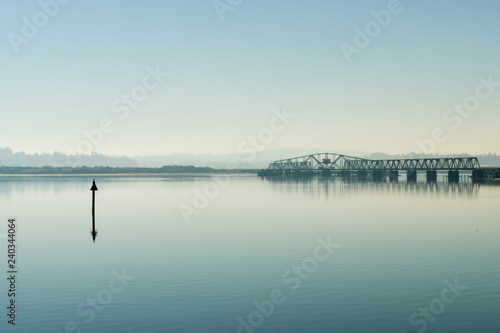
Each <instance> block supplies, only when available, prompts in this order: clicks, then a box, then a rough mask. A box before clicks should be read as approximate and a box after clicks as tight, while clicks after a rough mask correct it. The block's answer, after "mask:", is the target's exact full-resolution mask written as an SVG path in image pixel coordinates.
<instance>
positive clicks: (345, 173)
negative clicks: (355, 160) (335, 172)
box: [340, 171, 351, 178]
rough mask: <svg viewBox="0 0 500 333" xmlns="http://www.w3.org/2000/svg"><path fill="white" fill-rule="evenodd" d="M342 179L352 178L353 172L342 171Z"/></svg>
mask: <svg viewBox="0 0 500 333" xmlns="http://www.w3.org/2000/svg"><path fill="white" fill-rule="evenodd" d="M340 177H342V178H351V172H350V171H342V172H340Z"/></svg>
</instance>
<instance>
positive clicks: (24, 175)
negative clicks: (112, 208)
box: [0, 172, 256, 177]
mask: <svg viewBox="0 0 500 333" xmlns="http://www.w3.org/2000/svg"><path fill="white" fill-rule="evenodd" d="M218 175H228V176H253V175H256V173H251V172H217V173H193V172H191V173H190V172H183V173H88V174H82V173H79V174H55V173H54V174H46V173H44V174H36V173H33V174H28V173H27V174H16V173H13V174H8V173H3V174H0V177H160V176H164V177H173V176H179V177H186V176H188V177H193V176H200V177H212V176H218Z"/></svg>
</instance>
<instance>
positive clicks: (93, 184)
mask: <svg viewBox="0 0 500 333" xmlns="http://www.w3.org/2000/svg"><path fill="white" fill-rule="evenodd" d="M90 190H91V191H92V232H91V234H92V239H93V240H94V243H95V238H96V236H97V232H96V231H95V191H98V189H97V186H96V184H95V179H94V180H93V182H92V187H91V188H90Z"/></svg>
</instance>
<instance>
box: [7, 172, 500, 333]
mask: <svg viewBox="0 0 500 333" xmlns="http://www.w3.org/2000/svg"><path fill="white" fill-rule="evenodd" d="M96 183H97V186H98V188H99V190H98V192H97V193H96V227H97V231H98V234H97V239H96V242H95V244H94V243H93V242H92V236H91V221H92V220H91V192H90V191H89V189H90V187H91V185H92V179H91V178H87V177H73V178H72V177H66V178H57V177H40V178H0V211H1V218H2V221H3V222H2V224H1V228H0V233H1V234H2V236H3V239H1V240H2V243H1V245H0V248H1V249H2V250H1V251H0V256H1V258H0V262H2V265H1V266H0V267H1V268H2V271H3V272H4V273H5V271H6V265H5V264H6V261H7V253H6V252H7V250H6V247H7V245H6V244H7V243H6V239H5V234H6V232H7V218H8V217H10V216H14V217H16V218H17V219H18V224H19V226H18V231H17V233H18V235H17V236H18V247H19V249H18V270H19V274H18V281H17V291H18V298H17V320H16V324H17V325H16V327H15V328H13V327H11V325H8V324H7V318H6V317H5V315H4V316H2V318H4V319H2V322H1V323H0V327H1V330H0V331H2V332H4V331H11V330H12V331H14V330H15V331H17V332H65V330H66V331H67V332H72V331H75V332H78V331H79V330H81V332H273V333H275V332H300V333H305V332H384V333H387V332H396V333H399V332H403V331H406V332H418V331H420V332H423V331H425V332H482V333H485V332H500V316H499V311H500V260H499V257H498V256H499V252H500V242H499V239H500V223H499V222H500V219H499V209H500V208H499V202H500V187H499V186H491V185H481V186H479V185H472V184H470V183H461V184H458V185H457V184H455V185H449V184H447V183H443V182H438V183H437V184H429V185H428V184H426V183H416V184H407V183H406V182H404V181H400V182H399V183H345V182H343V181H341V180H339V179H337V180H334V179H332V180H329V181H320V180H317V179H316V180H313V181H301V182H281V181H269V180H263V179H259V178H257V177H255V176H239V177H236V176H235V177H231V178H230V181H229V183H228V184H226V182H225V181H222V180H218V182H216V181H215V179H214V178H211V177H144V178H142V177H108V178H107V177H97V179H96ZM221 186H223V187H224V188H223V189H221ZM197 191H201V192H203V191H206V192H207V193H208V195H209V196H210V198H203V197H201V195H200V194H199V193H200V192H197ZM193 200H194V201H195V202H194V204H193ZM179 207H181V208H183V209H184V212H185V215H186V216H187V215H189V213H186V212H187V209H189V208H187V207H191V208H192V209H193V210H192V211H191V213H193V214H192V215H190V216H189V221H190V223H187V220H188V219H186V218H183V215H182V214H181V212H180V209H179ZM195 210H196V211H195ZM318 238H319V239H322V240H321V241H318ZM328 242H330V243H334V245H333V246H327V245H325V243H328ZM321 244H323V245H321ZM117 276H119V277H120V279H118V278H117ZM444 281H448V282H447V283H445V282H444ZM455 283H457V284H458V286H455V287H453V285H454V284H455ZM448 285H451V286H452V288H451V289H450V287H449V286H448ZM0 288H1V294H2V297H0V299H1V300H2V308H3V309H5V307H6V306H7V302H8V298H7V289H8V285H7V281H6V279H2V282H1V283H0ZM447 288H448V289H447ZM420 308H421V309H420ZM429 308H430V309H429ZM259 309H260V310H259ZM419 309H420V310H419ZM3 311H6V310H3ZM419 311H423V312H419ZM410 317H411V321H412V323H410Z"/></svg>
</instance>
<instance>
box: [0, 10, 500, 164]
mask: <svg viewBox="0 0 500 333" xmlns="http://www.w3.org/2000/svg"><path fill="white" fill-rule="evenodd" d="M53 1H55V0H42V1H41V3H50V2H53ZM66 1H67V0H66ZM61 2H62V0H61ZM220 2H221V3H225V4H226V6H227V4H228V0H221V1H220ZM231 2H232V3H233V4H234V3H237V2H238V1H237V0H232V1H231ZM389 2H390V1H386V0H383V1H381V0H377V1H375V0H369V1H368V0H367V1H333V0H329V1H327V0H323V1H298V0H286V1H285V0H283V1H269V0H252V1H250V0H244V1H242V2H241V4H239V5H236V6H234V7H233V8H232V9H233V10H232V11H227V12H225V13H224V14H223V18H224V20H221V19H220V17H219V15H218V13H217V11H216V9H215V8H214V5H213V1H212V0H198V1H186V0H176V1H169V0H156V1H145V0H143V1H138V0H135V1H132V0H129V1H124V0H120V1H119V0H106V1H102V0H99V1H97V0H72V1H70V2H69V3H68V4H65V5H59V7H60V8H59V9H58V12H57V13H55V15H53V17H49V15H45V14H38V15H37V13H38V12H40V10H42V9H41V6H40V3H39V2H37V1H32V0H2V1H1V3H0V28H1V29H0V34H1V35H2V36H3V38H2V39H1V45H0V49H1V52H0V69H1V72H0V73H1V80H0V88H1V91H2V94H1V99H0V112H1V122H0V147H5V146H9V147H11V148H13V150H15V151H20V150H23V151H26V152H43V151H46V152H52V151H55V150H58V151H62V152H67V151H68V149H67V147H73V149H76V147H77V146H78V144H79V143H81V142H82V140H85V136H84V134H83V133H82V131H83V130H91V129H94V128H98V126H99V122H100V121H101V120H102V119H104V118H108V119H109V120H110V121H111V122H112V126H114V130H113V131H112V132H111V133H108V134H104V136H103V138H102V140H98V141H102V142H98V144H92V149H93V151H95V152H99V153H110V154H127V155H136V154H140V155H143V154H163V153H173V152H191V153H209V152H212V153H235V152H237V151H238V146H241V144H242V142H245V140H247V138H248V137H249V136H256V135H257V134H258V133H259V131H261V129H262V128H265V127H268V126H269V123H270V121H271V120H272V118H273V117H274V114H273V109H280V110H281V109H283V107H286V108H287V110H288V112H289V113H292V114H294V115H296V118H294V119H293V120H291V121H290V124H289V125H288V126H287V127H286V129H284V130H283V131H281V132H279V133H275V136H274V140H272V142H270V143H268V144H266V145H263V146H265V148H266V149H271V148H279V147H297V148H321V149H329V150H335V149H360V150H364V151H368V152H377V151H378V152H387V153H404V152H409V151H415V150H417V149H418V147H417V145H416V143H415V140H424V139H429V138H431V133H432V131H433V130H435V129H436V128H441V129H442V130H443V132H444V134H440V135H438V137H439V138H440V139H439V140H437V141H439V142H437V143H436V140H434V142H435V149H434V150H433V151H435V152H439V153H462V152H469V153H483V152H489V151H492V152H493V151H496V152H497V153H500V149H499V138H500V135H499V130H498V128H499V125H500V112H499V111H500V108H499V105H500V87H499V86H496V87H494V88H493V89H492V92H491V93H490V94H489V96H488V97H487V98H483V100H481V101H480V103H479V105H478V106H477V108H476V109H475V111H473V112H470V116H469V117H467V118H464V117H465V116H461V115H459V114H458V113H448V114H446V112H447V110H448V109H449V108H451V107H453V105H454V104H460V103H462V102H463V101H464V99H466V98H467V97H470V96H473V95H474V94H475V91H476V87H477V86H478V85H479V84H480V81H479V80H478V77H480V76H482V77H484V78H485V79H487V78H488V77H489V76H492V78H493V80H494V81H499V82H500V65H499V62H500V36H499V32H500V20H499V13H500V2H498V0H489V1H472V0H470V1H457V0H449V1H435V0H413V1H410V0H401V2H400V7H399V13H398V14H392V18H391V19H390V20H389V21H387V20H386V21H385V23H384V25H386V26H385V27H383V26H382V25H381V24H379V23H377V24H378V26H379V27H380V28H381V29H380V32H379V33H377V31H375V30H374V31H375V32H374V33H372V35H374V37H372V38H371V42H370V43H369V45H367V46H366V47H364V48H359V54H353V55H352V59H351V62H350V63H349V62H348V61H347V60H346V58H345V57H344V54H343V52H342V49H341V47H340V44H341V43H342V42H344V43H349V44H351V45H353V46H355V41H354V39H355V36H356V32H355V30H354V28H355V27H360V28H361V29H363V30H364V29H365V26H366V24H367V23H369V22H370V21H374V20H375V19H374V17H373V16H372V14H371V11H376V12H378V11H380V10H386V9H387V7H388V3H389ZM48 8H52V10H53V11H54V8H53V7H50V6H49V7H48ZM49 11H50V10H49ZM44 15H45V18H48V20H47V21H48V22H44ZM33 16H35V18H36V19H37V20H38V24H39V25H40V28H38V32H36V33H33V31H31V33H32V35H29V33H28V37H29V38H26V39H25V40H24V41H25V42H23V43H21V44H18V45H17V46H18V51H19V52H15V50H14V49H15V47H13V44H15V43H13V42H12V38H13V37H12V36H14V35H13V34H16V35H17V36H20V37H22V38H25V37H23V36H24V35H23V26H25V25H26V22H27V21H28V22H30V24H32V23H33V21H34V18H33ZM23 17H25V18H26V19H27V21H26V20H24V21H23ZM371 26H372V27H375V28H376V26H374V25H373V24H372V25H371ZM375 28H374V29H375ZM26 31H28V32H30V31H29V29H28V28H26V27H24V33H25V34H26ZM12 33H13V34H12ZM9 34H10V35H9ZM16 40H17V41H19V39H16ZM26 41H27V42H26ZM148 66H149V67H151V68H153V69H154V68H156V67H157V66H159V68H161V70H162V71H164V72H168V73H169V76H168V77H166V78H165V79H164V80H163V82H162V83H161V84H159V85H158V87H156V89H153V90H152V91H150V92H149V93H148V96H147V98H145V100H144V101H142V102H140V103H139V105H138V107H137V108H136V109H132V110H131V112H130V114H129V115H128V117H126V118H125V119H120V118H119V116H120V115H123V113H122V112H119V113H114V112H113V109H112V103H113V102H114V101H115V100H116V99H117V98H118V99H119V98H120V96H121V95H122V94H130V92H131V90H132V89H133V88H134V87H136V86H137V85H142V82H143V78H144V77H145V76H146V75H147V70H146V68H147V67H148ZM148 83H149V84H150V85H152V84H153V83H154V82H153V81H152V80H149V81H148ZM490 88H491V87H490ZM479 89H480V92H481V93H482V94H483V95H482V96H484V94H485V93H486V92H487V88H481V87H480V88H479ZM470 101H473V99H470V98H469V102H470ZM117 106H119V105H115V107H117ZM121 106H122V107H123V104H122V105H121ZM122 110H123V109H122ZM123 112H124V111H123ZM467 113H469V112H467ZM443 117H445V118H446V117H447V118H446V119H448V120H445V119H444V118H443ZM108 125H109V124H108ZM443 135H446V139H442V137H443ZM96 138H97V139H100V138H98V137H96ZM260 143H261V142H260ZM82 147H83V146H82Z"/></svg>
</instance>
